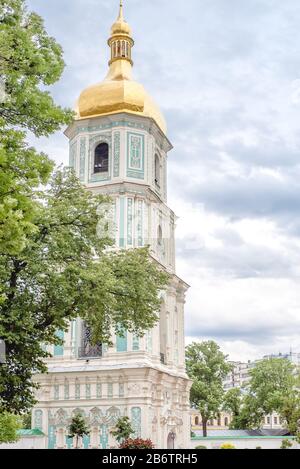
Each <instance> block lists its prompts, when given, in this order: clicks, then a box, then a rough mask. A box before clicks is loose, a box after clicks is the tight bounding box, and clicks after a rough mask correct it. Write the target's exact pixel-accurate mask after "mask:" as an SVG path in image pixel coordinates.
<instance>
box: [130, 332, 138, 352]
mask: <svg viewBox="0 0 300 469" xmlns="http://www.w3.org/2000/svg"><path fill="white" fill-rule="evenodd" d="M132 350H133V352H138V351H139V350H140V338H139V337H138V336H136V335H134V336H133V338H132Z"/></svg>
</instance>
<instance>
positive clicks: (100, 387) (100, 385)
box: [96, 383, 102, 399]
mask: <svg viewBox="0 0 300 469" xmlns="http://www.w3.org/2000/svg"><path fill="white" fill-rule="evenodd" d="M96 394H97V399H101V398H102V384H101V383H97V385H96Z"/></svg>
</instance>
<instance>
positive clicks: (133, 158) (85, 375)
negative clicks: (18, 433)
mask: <svg viewBox="0 0 300 469" xmlns="http://www.w3.org/2000/svg"><path fill="white" fill-rule="evenodd" d="M108 45H109V47H110V49H111V55H110V61H109V70H108V73H107V76H106V78H105V79H104V80H103V81H101V82H100V83H98V84H96V85H92V86H90V87H88V88H87V89H85V90H84V91H82V93H81V94H80V97H79V99H78V102H77V106H76V119H75V120H74V122H73V123H72V124H71V125H70V126H69V127H68V129H67V130H66V132H65V135H66V136H67V137H68V139H69V145H70V161H69V164H70V166H71V167H73V168H74V170H75V172H76V174H77V176H78V178H79V179H80V181H81V183H82V184H83V186H84V187H86V188H87V189H88V190H91V191H94V192H95V193H100V194H105V195H109V196H110V198H111V200H112V207H111V219H112V220H113V225H114V237H115V244H116V247H117V248H118V249H133V248H139V247H143V246H146V245H149V246H150V252H151V256H152V257H153V258H154V259H155V260H156V261H157V262H158V263H159V264H160V265H161V266H162V267H163V268H164V269H165V270H166V271H167V272H168V273H169V274H170V276H171V281H170V284H169V286H168V288H167V290H166V291H165V292H163V293H162V307H161V311H160V320H159V323H158V324H157V325H156V327H155V328H154V329H153V330H151V331H147V332H146V333H145V336H144V337H143V338H139V337H135V336H134V335H132V334H130V333H129V332H127V331H123V334H122V335H120V336H115V335H114V336H113V337H112V342H113V346H112V347H110V348H106V347H105V346H102V345H101V344H99V346H98V347H95V346H94V347H92V346H91V345H90V343H89V331H88V330H87V329H86V328H85V325H84V324H83V323H82V321H81V320H80V319H78V320H77V321H73V322H72V324H71V325H70V330H69V332H68V333H67V334H65V336H64V337H63V338H64V339H65V344H64V347H61V348H60V350H57V349H56V350H53V351H52V354H53V358H51V359H50V360H49V362H48V368H49V374H48V375H46V376H44V375H43V376H39V377H38V380H39V381H40V383H41V384H42V390H43V392H42V393H41V398H40V399H39V404H38V405H37V407H36V411H37V412H38V414H36V415H38V416H39V421H40V419H41V412H42V415H43V419H44V420H43V422H44V423H43V424H40V425H42V427H43V430H44V431H46V432H47V434H48V435H49V442H48V445H49V447H61V446H62V445H63V444H64V445H71V444H72V442H70V441H68V439H67V434H66V427H67V423H68V421H69V420H70V419H71V416H72V413H74V411H75V410H76V409H77V410H78V409H79V410H80V412H82V414H83V415H84V416H85V418H86V420H87V421H88V422H89V423H90V424H93V432H92V433H91V435H90V438H89V439H87V440H86V442H83V443H82V444H83V446H84V445H86V447H92V448H97V447H99V448H108V447H111V446H113V445H115V444H116V443H115V442H114V441H113V440H112V437H111V435H110V432H109V430H110V427H111V426H113V425H114V423H115V422H116V420H117V418H118V417H120V416H122V415H128V416H129V417H130V418H131V420H132V422H133V425H134V428H135V433H136V436H138V437H142V438H151V439H152V440H153V442H154V444H155V446H156V448H167V447H168V444H170V435H173V436H174V435H175V448H188V447H189V439H190V418H189V389H190V381H189V380H188V378H187V375H186V372H185V343H184V303H185V294H186V291H187V289H188V285H187V284H186V283H185V282H183V281H182V280H181V279H180V278H179V277H178V276H177V275H176V270H175V236H174V232H175V222H176V217H175V214H174V213H173V211H172V210H171V209H170V208H169V207H168V205H167V162H168V152H169V151H170V150H171V149H172V145H171V143H170V141H169V140H168V138H167V135H166V133H167V128H166V123H165V119H164V117H163V115H162V113H161V112H160V110H159V108H158V107H157V105H156V104H155V103H154V101H153V100H152V98H151V97H150V96H149V94H148V93H147V92H146V91H145V89H144V87H143V86H142V85H141V84H139V83H137V82H136V81H134V79H133V77H132V68H133V61H132V47H133V45H134V40H133V38H132V33H131V28H130V26H129V25H128V23H127V22H126V21H125V20H124V15H123V2H122V1H121V2H120V10H119V15H118V18H117V20H116V22H115V23H114V24H113V26H112V28H111V35H110V38H109V40H108ZM46 391H47V392H46ZM34 415H35V414H34ZM172 441H173V440H172Z"/></svg>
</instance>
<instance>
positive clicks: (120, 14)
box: [118, 0, 124, 21]
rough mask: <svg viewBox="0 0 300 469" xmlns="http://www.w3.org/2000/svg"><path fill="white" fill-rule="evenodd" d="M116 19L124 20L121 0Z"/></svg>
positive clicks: (121, 0)
mask: <svg viewBox="0 0 300 469" xmlns="http://www.w3.org/2000/svg"><path fill="white" fill-rule="evenodd" d="M118 21H124V16H123V0H120V11H119V17H118Z"/></svg>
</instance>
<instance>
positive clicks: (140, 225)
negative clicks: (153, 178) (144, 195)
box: [137, 200, 144, 247]
mask: <svg viewBox="0 0 300 469" xmlns="http://www.w3.org/2000/svg"><path fill="white" fill-rule="evenodd" d="M137 235H138V246H139V247H142V246H144V202H143V201H142V200H139V201H138V213H137Z"/></svg>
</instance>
